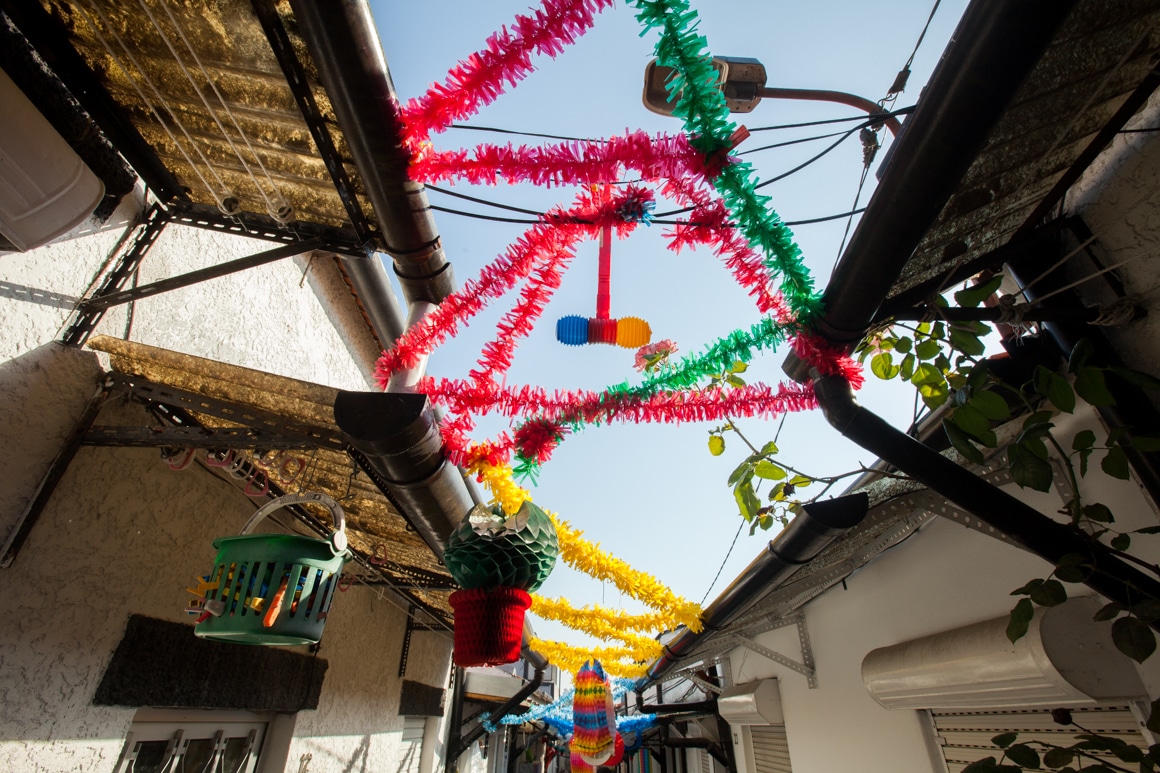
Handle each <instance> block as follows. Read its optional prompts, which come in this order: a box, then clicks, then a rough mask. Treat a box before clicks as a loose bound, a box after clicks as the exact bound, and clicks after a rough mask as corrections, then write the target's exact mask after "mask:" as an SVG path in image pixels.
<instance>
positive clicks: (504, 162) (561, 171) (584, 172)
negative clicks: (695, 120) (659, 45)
mask: <svg viewBox="0 0 1160 773" xmlns="http://www.w3.org/2000/svg"><path fill="white" fill-rule="evenodd" d="M624 169H633V170H635V171H636V172H638V173H639V174H640V176H641V177H642V178H644V179H646V180H662V179H683V178H686V177H692V178H693V179H698V180H703V179H704V176H705V156H704V154H703V153H701V152H699V151H698V150H696V149H695V148H693V147H692V146H691V145H690V144H689V140H688V138H687V137H685V136H684V135H683V134H678V135H675V136H673V135H665V134H661V135H658V136H655V137H654V136H652V135H650V134H648V133H647V132H643V131H636V132H628V133H626V134H625V135H624V136H623V137H621V136H616V137H610V138H609V139H607V140H601V141H598V142H596V141H576V142H562V143H559V144H556V145H546V146H543V147H529V146H527V145H519V146H516V145H510V144H509V145H477V146H475V148H474V149H472V150H470V151H467V150H435V149H433V148H432V147H431V146H430V145H421V146H419V147H418V148H416V149H415V155H414V157H413V158H412V159H411V167H410V174H411V179H413V180H415V181H417V182H424V183H438V182H443V181H445V180H452V179H463V180H467V181H468V182H470V183H474V184H486V185H495V184H496V183H497V182H499V181H500V179H501V178H502V179H503V181H504V182H507V183H516V182H530V183H534V184H536V185H543V186H548V187H551V186H553V185H565V184H572V183H575V184H580V185H587V184H592V183H610V182H616V181H617V180H619V179H620V176H621V174H622V172H623V170H624Z"/></svg>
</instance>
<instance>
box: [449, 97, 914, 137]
mask: <svg viewBox="0 0 1160 773" xmlns="http://www.w3.org/2000/svg"><path fill="white" fill-rule="evenodd" d="M914 107H915V106H914V105H911V106H909V107H900V108H898V109H897V110H892V111H890V113H889V115H892V116H899V115H909V114H910V113H913V112H914ZM881 118H882V116H878V119H879V120H881ZM865 120H866V115H865V114H864V113H860V114H858V115H851V116H847V117H845V118H827V119H826V120H823V121H805V122H803V123H783V124H778V125H776V126H758V127H757V128H755V129H750V130H749V133H750V134H753V133H754V132H770V131H779V130H782V129H803V128H807V127H810V126H825V125H827V124H835V123H849V122H850V121H865ZM449 128H451V129H460V130H462V131H473V132H491V133H494V134H510V135H514V136H517V137H538V138H540V139H547V140H564V141H566V142H606V141H607V140H602V139H601V140H595V139H590V138H585V137H568V136H565V135H562V134H541V133H539V132H525V131H518V130H516V129H501V128H498V127H495V126H474V125H471V124H465V123H453V124H451V126H450V127H449Z"/></svg>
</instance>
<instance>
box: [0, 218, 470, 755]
mask: <svg viewBox="0 0 1160 773" xmlns="http://www.w3.org/2000/svg"><path fill="white" fill-rule="evenodd" d="M122 214H124V213H122ZM122 230H123V224H120V225H118V224H112V225H110V226H109V228H108V229H107V230H105V231H103V232H100V233H96V234H92V235H86V236H83V237H81V238H70V239H66V240H63V241H61V242H58V243H55V244H52V245H49V246H46V247H44V248H41V249H39V250H35V251H31V252H28V253H23V254H21V253H10V254H6V255H3V256H0V319H3V322H2V323H0V420H3V421H5V422H6V425H5V426H6V429H7V430H8V431H7V432H6V433H5V440H6V442H5V443H4V444H0V470H3V473H0V476H2V477H0V481H2V483H3V485H0V539H3V538H6V537H7V536H8V534H9V533H10V532H11V531H12V529H13V528H14V527H15V526H16V524H17V522H18V521H19V518H20V516H21V514H22V513H23V512H24V510H25V508H26V506H27V504H28V502H29V501H30V499H31V497H32V496H33V494H34V492H35V489H36V486H37V485H38V484H39V482H40V480H41V478H42V476H43V474H44V472H45V471H46V470H47V469H48V467H49V465H50V464H51V461H52V459H53V457H54V456H55V455H56V453H57V452H58V451H59V449H60V445H61V443H62V441H63V440H64V438H65V437H67V435H68V434H69V432H70V431H71V430H72V428H73V425H74V423H75V421H76V418H77V417H78V416H79V415H80V413H81V411H82V410H83V408H84V406H85V404H86V402H87V401H88V399H89V398H90V397H91V396H92V394H93V392H94V390H95V386H96V383H97V380H98V378H99V376H100V373H101V369H100V366H99V361H98V358H97V356H96V355H95V354H93V353H91V352H88V351H82V350H75V349H66V348H64V347H62V346H60V345H59V344H56V343H54V341H55V340H56V339H57V338H59V336H60V333H61V332H62V329H63V326H64V324H65V322H66V318H67V316H68V314H69V311H70V308H69V306H70V301H71V300H72V299H76V298H79V297H80V296H82V295H83V294H84V293H85V291H86V289H87V288H88V287H89V285H90V284H91V282H92V280H93V277H94V275H95V274H96V273H97V272H98V270H99V269H100V267H101V265H102V264H103V263H104V262H105V261H106V259H107V257H108V254H109V251H110V250H111V249H112V248H113V245H114V244H115V243H116V241H117V239H118V237H119V236H120V235H121V232H122ZM272 246H276V245H273V244H271V243H269V242H261V241H255V240H249V239H245V238H239V237H234V236H228V235H223V234H220V233H213V232H207V231H201V230H197V229H191V228H186V227H180V226H170V227H168V229H167V230H166V232H165V233H163V234H162V236H161V238H160V240H159V241H158V242H157V243H156V244H155V245H154V247H153V249H152V250H151V251H150V254H149V255H148V256H147V258H146V260H145V262H144V263H143V265H142V269H141V275H140V280H139V281H140V283H142V284H144V283H146V282H150V281H154V280H156V279H160V278H164V277H168V276H173V275H177V274H181V273H185V272H188V271H191V270H194V269H197V268H201V267H203V266H206V265H212V264H216V263H220V262H223V261H226V260H232V259H235V258H239V257H243V256H246V255H251V254H254V253H257V252H261V251H264V250H267V249H270V248H271V247H272ZM307 263H308V262H307V260H306V259H305V258H304V257H300V258H294V259H288V260H283V261H280V262H278V263H274V264H270V265H267V266H263V267H260V268H257V269H251V270H249V271H247V272H244V273H240V274H236V275H233V276H230V277H225V278H221V279H217V280H212V281H210V282H207V283H205V284H203V285H199V286H195V287H191V288H187V289H183V290H178V291H175V292H173V293H169V294H166V295H163V296H157V297H155V298H150V299H146V300H143V301H140V302H138V303H137V304H136V308H135V310H134V319H133V325H132V330H131V334H130V338H131V339H132V340H134V341H139V342H143V343H148V344H151V345H154V346H161V347H165V348H170V349H174V350H176V351H181V352H186V353H189V354H194V355H199V356H203V357H209V358H212V359H217V360H221V361H225V362H230V363H233V364H237V365H243V366H246V367H251V368H257V369H260V370H264V371H267V372H272V373H277V374H281V375H286V376H292V377H295V378H300V379H306V380H309V381H315V382H318V383H323V384H328V385H331V386H336V387H340V388H347V389H368V388H373V385H372V381H371V379H370V373H371V370H372V367H373V362H374V358H375V356H376V354H377V349H376V347H375V344H374V342H373V338H372V336H371V335H370V333H369V331H368V330H367V329H366V325H365V322H364V321H363V319H362V317H361V315H359V314H358V311H357V308H356V307H355V306H354V304H353V303H352V301H351V296H350V292H349V290H348V289H347V288H346V287H345V285H343V283H342V280H341V278H340V276H339V274H338V270H337V269H336V268H335V267H334V266H333V263H332V262H331V258H329V257H324V256H319V257H318V258H316V260H315V261H314V264H313V265H312V266H310V268H309V271H308V272H307V273H306V275H305V280H304V271H305V269H306V268H307ZM46 294H47V295H46ZM125 323H126V309H125V308H124V307H120V308H117V309H114V310H112V311H111V312H110V313H108V314H107V315H106V316H105V319H104V320H103V321H102V323H101V325H100V327H99V328H98V330H97V332H98V333H105V334H108V335H113V336H118V337H123V336H124V334H125V329H126V326H125ZM123 410H131V411H135V412H136V416H135V418H136V420H137V421H138V422H139V423H144V414H143V412H141V411H140V410H139V409H128V408H126V409H123ZM106 420H108V418H107V416H106V417H104V418H103V419H102V421H106ZM253 509H254V503H253V501H252V500H250V499H248V498H247V497H245V496H243V495H242V494H241V493H240V492H237V491H236V490H232V489H231V487H230V486H229V485H228V484H226V483H224V482H220V481H217V480H214V479H213V478H212V477H210V476H209V475H208V474H207V473H205V472H204V471H202V470H198V469H190V470H188V471H186V472H184V473H175V472H172V471H170V470H169V469H168V468H167V467H166V466H165V465H164V464H162V463H161V461H160V459H159V455H158V452H157V451H156V450H155V449H111V448H95V447H83V448H81V450H80V452H79V453H78V455H77V457H76V459H75V460H74V462H73V464H72V465H71V466H70V468H69V470H68V472H67V474H66V475H65V478H64V480H62V481H61V483H60V485H59V487H58V489H57V490H56V492H55V494H54V495H53V497H52V499H51V501H50V503H49V506H48V508H47V509H46V511H45V512H44V513H43V515H42V516H41V518H40V520H39V521H38V523H37V524H36V526H35V527H34V528H33V530H32V533H31V536H30V537H29V540H28V542H27V543H26V544H25V545H24V547H23V549H22V550H21V552H20V553H19V555H18V556H17V559H16V561H15V562H14V564H13V565H12V567H11V568H9V569H4V570H0V580H2V582H3V586H4V588H5V594H3V598H2V599H0V614H3V616H4V619H6V620H7V621H9V622H8V623H7V624H6V625H5V626H3V627H2V628H0V694H2V695H3V706H2V707H0V770H45V771H66V770H67V771H72V770H76V771H80V770H86V771H87V770H102V769H110V768H111V767H112V765H113V763H114V761H115V759H116V757H117V755H118V754H119V753H120V750H121V746H122V744H123V741H124V735H125V732H126V730H127V728H128V726H129V723H130V721H131V718H132V716H133V711H134V710H133V709H129V708H124V709H122V708H108V707H95V706H92V705H91V703H92V698H93V694H94V691H95V689H96V686H97V684H98V683H99V681H100V679H101V676H102V674H103V673H104V669H105V667H106V665H107V663H108V661H109V658H110V656H111V654H112V652H113V649H114V648H115V647H116V645H117V643H118V642H119V641H120V638H121V636H122V634H123V633H124V628H125V623H126V620H127V618H128V616H129V615H130V614H135V613H136V614H144V615H149V616H153V617H159V618H163V619H168V620H176V621H183V622H188V621H189V620H188V618H187V616H186V615H185V613H184V612H183V609H184V606H185V604H186V602H187V600H188V599H187V595H188V594H187V593H186V592H185V587H186V586H187V585H188V584H189V581H190V578H191V577H193V576H194V575H196V574H200V573H204V572H205V571H206V570H207V569H208V568H209V567H210V565H211V564H212V559H213V548H212V545H211V542H212V540H213V539H214V537H216V536H221V535H223V534H230V533H234V532H236V530H237V529H238V528H239V526H240V524H241V523H242V522H243V521H244V519H245V517H246V516H248V515H249V514H250V513H251V512H253ZM392 600H393V601H395V603H391V602H392ZM397 603H398V601H397V599H394V598H393V597H392V596H383V597H381V598H380V597H379V595H378V594H377V593H376V591H375V590H372V589H369V588H366V587H355V588H352V589H351V590H349V591H348V592H346V593H344V594H341V595H340V596H339V597H338V598H336V600H335V603H334V608H333V610H332V613H331V616H330V618H329V620H328V623H327V632H326V634H325V636H324V637H323V642H322V649H321V651H320V657H323V658H326V660H327V661H328V663H329V670H328V673H327V677H326V681H325V682H324V685H323V691H322V695H321V698H320V704H319V708H318V710H317V711H304V712H300V714H299V716H298V720H297V723H296V726H295V739H294V740H293V742H292V748H291V752H290V756H289V758H288V764H287V769H288V770H290V771H299V770H308V771H310V772H311V773H324V772H327V771H335V772H337V771H351V770H393V769H395V768H396V767H397V764H396V763H397V759H396V758H397V755H398V752H399V747H400V736H401V729H402V723H403V720H402V718H401V717H399V716H398V702H399V693H400V679H399V677H398V667H399V658H400V653H401V647H402V640H403V633H404V630H405V614H404V612H402V611H400V609H399V607H398V606H397ZM450 651H451V645H450V638H449V634H448V635H441V634H439V633H434V632H416V633H415V634H414V635H413V639H412V647H411V652H410V657H409V662H408V667H407V674H406V678H407V679H410V680H413V681H417V682H422V683H424V684H428V685H431V686H435V687H445V686H446V683H447V678H448V673H449V667H450ZM440 727H442V723H440ZM443 735H444V734H443V733H440V734H439V737H440V738H442V737H443ZM441 754H442V752H441V750H439V755H440V756H441ZM307 755H308V756H307ZM303 762H306V763H307V764H306V767H305V768H302V767H301V765H302V763H303Z"/></svg>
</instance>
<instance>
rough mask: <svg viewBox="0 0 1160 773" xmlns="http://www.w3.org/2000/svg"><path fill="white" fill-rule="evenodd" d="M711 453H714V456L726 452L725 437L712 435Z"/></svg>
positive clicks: (710, 438)
mask: <svg viewBox="0 0 1160 773" xmlns="http://www.w3.org/2000/svg"><path fill="white" fill-rule="evenodd" d="M709 453H711V454H713V456H720V455H721V454H723V453H725V438H723V437H721V436H720V435H710V436H709Z"/></svg>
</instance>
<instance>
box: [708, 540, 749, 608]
mask: <svg viewBox="0 0 1160 773" xmlns="http://www.w3.org/2000/svg"><path fill="white" fill-rule="evenodd" d="M743 528H745V521H744V520H742V521H741V523H739V524H737V533H736V534H734V535H733V542H732V543H731V544H730V545H729V550H728V552H726V553H725V558H723V559H722V560H721V566H720V567H718V568H717V574H716V575H715V576H714V577H713V582H711V583H709V587H708V588H706V589H705V595H704V596H702V597H701V606H705V599H707V598H709V592H710V591H712V590H713V586H714V585H716V584H717V580H719V579H721V572H723V571H724V570H725V564H726V563H727V562H728V561H729V556H731V555H733V548H734V547H736V545H737V538H738V537H740V536H741V530H742V529H743Z"/></svg>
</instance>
